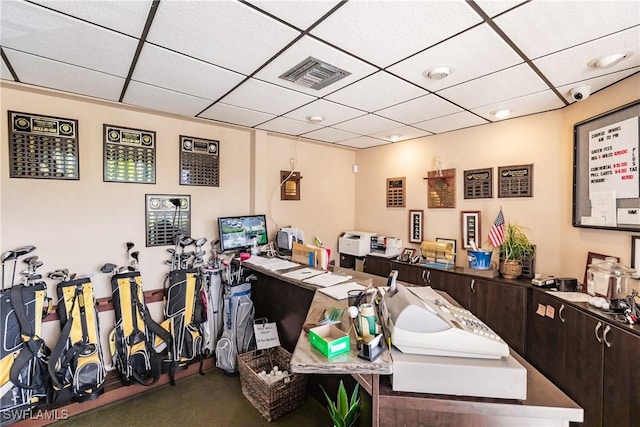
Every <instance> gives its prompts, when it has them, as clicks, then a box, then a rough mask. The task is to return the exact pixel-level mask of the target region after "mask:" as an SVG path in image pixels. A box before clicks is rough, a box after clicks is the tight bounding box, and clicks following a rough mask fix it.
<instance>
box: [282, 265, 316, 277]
mask: <svg viewBox="0 0 640 427" xmlns="http://www.w3.org/2000/svg"><path fill="white" fill-rule="evenodd" d="M324 273H326V271H323V270H316V269H313V268H309V267H305V268H301V269H299V270H293V271H289V272H288V273H284V274H283V276H284V277H288V278H289V279H295V280H304V279H308V278H310V277H313V276H317V275H318V274H324Z"/></svg>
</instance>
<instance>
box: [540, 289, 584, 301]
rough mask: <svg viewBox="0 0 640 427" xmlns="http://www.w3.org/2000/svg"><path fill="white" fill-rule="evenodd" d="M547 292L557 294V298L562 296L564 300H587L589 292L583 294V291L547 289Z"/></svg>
mask: <svg viewBox="0 0 640 427" xmlns="http://www.w3.org/2000/svg"><path fill="white" fill-rule="evenodd" d="M547 293H549V294H551V295H554V296H557V297H558V298H562V299H563V300H565V301H569V302H587V301H589V294H585V293H584V292H558V291H547Z"/></svg>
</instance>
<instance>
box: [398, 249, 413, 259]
mask: <svg viewBox="0 0 640 427" xmlns="http://www.w3.org/2000/svg"><path fill="white" fill-rule="evenodd" d="M415 251H416V250H415V249H413V248H404V249H403V250H402V256H401V257H400V261H404V262H411V258H413V254H414V253H415Z"/></svg>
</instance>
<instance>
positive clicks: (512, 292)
mask: <svg viewBox="0 0 640 427" xmlns="http://www.w3.org/2000/svg"><path fill="white" fill-rule="evenodd" d="M472 280H473V283H472V285H471V299H470V301H469V306H470V308H469V310H471V312H472V313H473V314H475V315H476V316H477V317H478V318H479V319H480V320H482V321H483V322H484V323H486V324H487V326H489V327H490V328H491V329H493V330H494V332H496V333H497V334H498V335H500V337H502V339H503V340H504V341H505V342H506V343H507V344H509V346H510V347H511V348H512V349H514V350H515V351H517V352H518V353H519V354H521V355H524V349H525V318H526V314H525V313H526V308H525V307H526V300H527V299H526V298H527V290H526V288H524V287H520V286H514V285H508V284H505V283H496V282H491V281H488V280H477V279H472Z"/></svg>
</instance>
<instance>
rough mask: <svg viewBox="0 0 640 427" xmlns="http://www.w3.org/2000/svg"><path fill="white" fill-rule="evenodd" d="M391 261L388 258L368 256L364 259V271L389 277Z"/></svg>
mask: <svg viewBox="0 0 640 427" xmlns="http://www.w3.org/2000/svg"><path fill="white" fill-rule="evenodd" d="M391 269H392V268H391V261H390V260H388V259H387V258H381V257H375V256H368V257H366V258H365V261H364V272H365V273H369V274H375V275H376V276H382V277H387V276H389V273H390V272H391Z"/></svg>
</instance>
